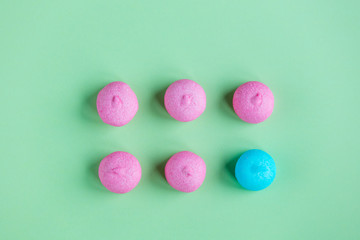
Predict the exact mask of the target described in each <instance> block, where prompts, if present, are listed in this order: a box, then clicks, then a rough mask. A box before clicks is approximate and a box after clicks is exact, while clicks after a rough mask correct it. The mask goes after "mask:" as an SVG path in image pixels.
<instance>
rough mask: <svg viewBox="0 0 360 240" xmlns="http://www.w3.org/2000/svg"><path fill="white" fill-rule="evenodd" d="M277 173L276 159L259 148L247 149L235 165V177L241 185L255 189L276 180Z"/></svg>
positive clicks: (260, 188)
mask: <svg viewBox="0 0 360 240" xmlns="http://www.w3.org/2000/svg"><path fill="white" fill-rule="evenodd" d="M275 175H276V166H275V162H274V160H273V159H272V157H271V156H270V155H269V154H267V153H266V152H264V151H261V150H258V149H253V150H249V151H246V152H245V153H244V154H242V155H241V157H240V158H239V160H238V161H237V163H236V166H235V177H236V179H237V180H238V182H239V183H240V185H241V186H243V187H244V188H246V189H249V190H253V191H258V190H262V189H264V188H267V187H268V186H269V185H270V184H271V183H272V182H273V181H274V178H275Z"/></svg>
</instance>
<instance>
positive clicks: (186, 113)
mask: <svg viewBox="0 0 360 240" xmlns="http://www.w3.org/2000/svg"><path fill="white" fill-rule="evenodd" d="M164 103H165V108H166V110H167V111H168V113H169V114H170V115H171V116H172V117H173V118H175V119H176V120H178V121H181V122H189V121H192V120H195V119H196V118H198V117H199V116H200V115H201V114H202V113H203V112H204V110H205V108H206V95H205V91H204V89H203V88H202V87H201V86H200V85H199V84H198V83H196V82H194V81H192V80H189V79H181V80H178V81H176V82H174V83H172V84H171V85H170V86H169V87H168V89H167V90H166V93H165V97H164Z"/></svg>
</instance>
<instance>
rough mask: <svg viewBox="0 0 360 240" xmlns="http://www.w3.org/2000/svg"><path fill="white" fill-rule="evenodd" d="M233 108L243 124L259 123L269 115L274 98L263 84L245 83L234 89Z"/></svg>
mask: <svg viewBox="0 0 360 240" xmlns="http://www.w3.org/2000/svg"><path fill="white" fill-rule="evenodd" d="M233 106H234V110H235V113H236V114H237V115H238V116H239V118H241V119H242V120H244V121H245V122H248V123H260V122H263V121H265V120H266V119H267V118H268V117H269V116H270V115H271V113H272V111H273V108H274V96H273V94H272V92H271V90H270V88H268V86H266V85H265V84H263V83H261V82H256V81H253V82H247V83H244V84H242V85H241V86H240V87H238V88H237V89H236V91H235V93H234V97H233Z"/></svg>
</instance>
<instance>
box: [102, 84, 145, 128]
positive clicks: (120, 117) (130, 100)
mask: <svg viewBox="0 0 360 240" xmlns="http://www.w3.org/2000/svg"><path fill="white" fill-rule="evenodd" d="M96 106H97V110H98V113H99V116H100V118H101V119H102V120H103V121H104V123H107V124H110V125H112V126H115V127H121V126H124V125H125V124H127V123H128V122H130V120H131V119H132V118H133V117H134V116H135V114H136V112H137V110H138V108H139V105H138V100H137V97H136V95H135V93H134V92H133V90H132V89H131V88H130V87H129V85H127V84H126V83H124V82H112V83H109V84H108V85H106V86H105V87H104V88H103V89H102V90H101V91H100V92H99V94H98V96H97V100H96Z"/></svg>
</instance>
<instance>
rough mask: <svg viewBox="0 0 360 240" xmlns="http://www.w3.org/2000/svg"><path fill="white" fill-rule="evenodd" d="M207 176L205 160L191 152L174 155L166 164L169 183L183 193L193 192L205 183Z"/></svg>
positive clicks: (166, 175)
mask: <svg viewBox="0 0 360 240" xmlns="http://www.w3.org/2000/svg"><path fill="white" fill-rule="evenodd" d="M205 175H206V165H205V162H204V160H202V158H201V157H199V156H198V155H196V154H195V153H192V152H189V151H183V152H178V153H176V154H174V155H173V156H172V157H171V158H170V159H169V160H168V162H167V163H166V166H165V177H166V180H167V181H168V183H169V184H170V185H171V186H172V187H173V188H175V189H176V190H179V191H181V192H193V191H195V190H196V189H198V188H199V187H200V186H201V184H202V183H203V181H204V179H205Z"/></svg>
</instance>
